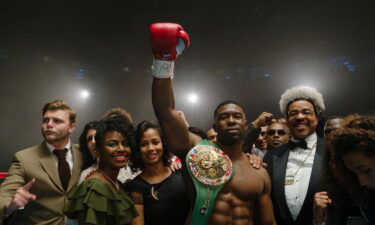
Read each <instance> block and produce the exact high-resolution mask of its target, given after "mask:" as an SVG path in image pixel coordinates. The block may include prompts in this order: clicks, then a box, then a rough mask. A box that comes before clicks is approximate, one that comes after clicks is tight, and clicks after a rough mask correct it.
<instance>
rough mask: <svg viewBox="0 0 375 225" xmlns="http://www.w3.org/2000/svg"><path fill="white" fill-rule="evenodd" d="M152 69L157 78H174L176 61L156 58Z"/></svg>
mask: <svg viewBox="0 0 375 225" xmlns="http://www.w3.org/2000/svg"><path fill="white" fill-rule="evenodd" d="M151 70H152V76H154V77H156V78H173V71H174V61H165V60H159V59H154V61H153V62H152V66H151Z"/></svg>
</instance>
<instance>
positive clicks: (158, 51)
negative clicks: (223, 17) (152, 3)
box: [150, 23, 199, 156]
mask: <svg viewBox="0 0 375 225" xmlns="http://www.w3.org/2000/svg"><path fill="white" fill-rule="evenodd" d="M150 34H151V47H152V53H153V55H154V61H153V65H152V75H153V76H154V79H153V83H152V105H153V107H154V111H155V115H156V117H157V118H158V120H159V123H160V126H161V128H162V130H163V134H164V136H165V142H166V143H165V144H166V146H167V148H168V150H169V151H170V152H171V153H173V154H175V155H179V156H181V155H183V154H184V153H186V152H187V150H188V149H190V148H191V147H193V146H194V145H195V144H197V143H198V141H199V138H197V136H194V135H191V134H190V133H189V131H188V127H187V125H186V122H185V120H184V118H183V117H182V116H181V115H180V113H179V112H178V111H176V110H175V100H174V92H173V86H172V77H173V70H174V60H175V59H176V58H177V56H178V55H179V54H181V53H182V51H183V50H184V49H185V48H187V47H188V45H189V37H188V34H187V33H186V32H185V31H184V30H183V28H182V27H181V26H180V25H178V24H174V23H156V24H152V25H151V26H150Z"/></svg>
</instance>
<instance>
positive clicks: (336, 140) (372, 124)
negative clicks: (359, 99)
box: [325, 114, 375, 207]
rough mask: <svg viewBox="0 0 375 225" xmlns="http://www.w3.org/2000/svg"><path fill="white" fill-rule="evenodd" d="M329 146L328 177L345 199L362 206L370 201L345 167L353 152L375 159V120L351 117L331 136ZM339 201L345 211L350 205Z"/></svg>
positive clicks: (370, 117)
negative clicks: (345, 196)
mask: <svg viewBox="0 0 375 225" xmlns="http://www.w3.org/2000/svg"><path fill="white" fill-rule="evenodd" d="M326 144H327V145H326V147H327V157H326V159H325V165H329V166H330V168H329V169H326V170H325V171H326V175H328V174H331V176H333V177H334V178H335V181H336V184H337V186H338V187H340V188H341V189H342V190H343V191H344V193H342V194H341V195H342V196H343V195H345V194H347V195H348V196H349V197H350V200H351V201H353V202H354V203H358V202H360V201H361V200H363V199H364V198H365V197H366V193H367V191H366V188H365V187H363V186H361V185H360V183H359V181H358V179H357V176H356V174H355V173H353V172H352V171H350V170H349V169H348V168H346V167H345V164H344V161H343V158H342V157H343V156H344V155H345V154H347V153H349V152H360V153H362V154H364V155H365V156H367V157H375V116H373V115H372V116H361V115H358V114H354V115H349V116H348V117H346V118H345V119H344V121H343V125H342V126H341V127H340V128H338V129H336V130H334V131H333V132H332V133H331V134H330V135H328V137H327V140H326ZM328 157H329V158H328ZM328 183H329V182H328ZM332 183H334V182H332V180H331V183H329V184H330V185H331V186H333V185H334V184H332ZM336 190H337V189H336ZM341 200H342V199H341ZM338 201H339V202H340V205H341V206H342V207H345V204H347V203H348V201H340V199H338Z"/></svg>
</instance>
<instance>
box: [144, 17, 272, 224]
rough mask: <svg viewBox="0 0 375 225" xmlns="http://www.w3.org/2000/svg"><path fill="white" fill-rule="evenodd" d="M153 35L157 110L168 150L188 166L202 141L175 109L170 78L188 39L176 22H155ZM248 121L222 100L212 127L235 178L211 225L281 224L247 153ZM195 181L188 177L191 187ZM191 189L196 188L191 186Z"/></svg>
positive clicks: (263, 175) (265, 180)
mask: <svg viewBox="0 0 375 225" xmlns="http://www.w3.org/2000/svg"><path fill="white" fill-rule="evenodd" d="M150 32H151V44H152V52H153V55H154V61H153V65H152V74H153V76H154V79H153V84H152V103H153V107H154V110H155V114H156V116H157V118H158V120H159V123H160V125H161V127H162V129H163V134H164V135H165V141H166V145H167V148H168V149H169V151H170V152H171V153H173V154H175V155H177V156H179V157H180V158H181V159H182V161H183V162H184V161H185V159H186V157H187V154H188V152H189V150H190V149H191V148H193V147H194V146H196V145H197V144H198V143H200V141H201V139H200V138H199V137H198V136H195V135H193V134H192V133H189V131H188V128H187V126H186V124H185V122H184V121H183V119H182V118H181V116H179V114H178V112H177V111H176V110H175V102H174V93H173V87H172V79H171V78H172V77H173V69H174V60H175V59H176V58H177V56H178V55H179V54H181V53H182V51H183V50H184V49H185V48H187V47H188V45H189V37H188V34H187V33H186V32H185V31H184V30H183V28H182V27H181V26H180V25H178V24H173V23H156V24H152V25H151V27H150ZM247 123H248V121H247V120H246V119H245V113H244V109H243V107H242V106H241V105H240V104H238V103H236V102H233V101H226V102H223V103H221V104H220V105H219V106H218V107H217V108H216V110H215V113H214V124H213V127H214V129H215V130H216V132H217V134H218V135H217V145H218V146H219V147H220V148H221V150H222V151H224V152H225V153H226V155H227V156H229V158H230V161H231V163H232V168H233V171H234V175H233V177H232V178H231V179H230V180H229V181H228V182H227V183H226V184H225V185H224V187H223V188H222V189H221V191H220V192H219V193H218V195H217V197H216V200H215V201H214V204H213V211H212V214H210V215H209V219H208V222H207V223H206V224H212V225H216V224H217V225H221V224H228V225H229V224H233V225H234V224H236V225H240V224H241V225H242V224H246V225H249V224H251V225H252V224H264V225H274V224H276V222H275V219H274V215H273V207H272V202H271V198H270V193H271V184H270V179H269V176H268V174H267V172H266V170H265V169H263V168H260V169H254V168H253V167H252V166H251V165H250V164H249V160H248V158H247V157H246V155H245V154H244V153H243V151H242V144H243V138H244V135H245V131H246V127H247ZM183 164H184V166H185V168H184V169H186V165H185V163H183ZM192 179H194V178H192ZM192 179H189V181H190V182H191V183H192ZM188 187H189V188H192V186H191V185H188ZM194 210H197V209H194ZM193 214H194V212H193ZM189 224H191V222H190V223H189Z"/></svg>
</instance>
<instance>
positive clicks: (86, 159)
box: [79, 120, 99, 170]
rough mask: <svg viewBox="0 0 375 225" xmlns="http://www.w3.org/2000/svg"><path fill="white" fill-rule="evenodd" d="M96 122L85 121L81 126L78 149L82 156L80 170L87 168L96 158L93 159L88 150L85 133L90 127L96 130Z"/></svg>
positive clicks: (97, 122)
mask: <svg viewBox="0 0 375 225" xmlns="http://www.w3.org/2000/svg"><path fill="white" fill-rule="evenodd" d="M98 124H99V121H97V120H94V121H91V122H89V123H87V124H86V125H85V127H84V128H83V131H82V133H81V135H80V136H79V149H80V151H81V153H82V157H83V166H82V170H84V169H87V168H89V167H90V166H91V165H92V164H94V163H95V162H96V160H95V159H93V157H92V155H91V153H90V150H89V148H88V146H87V133H88V132H89V130H92V129H93V130H96V127H97V126H98Z"/></svg>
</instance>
